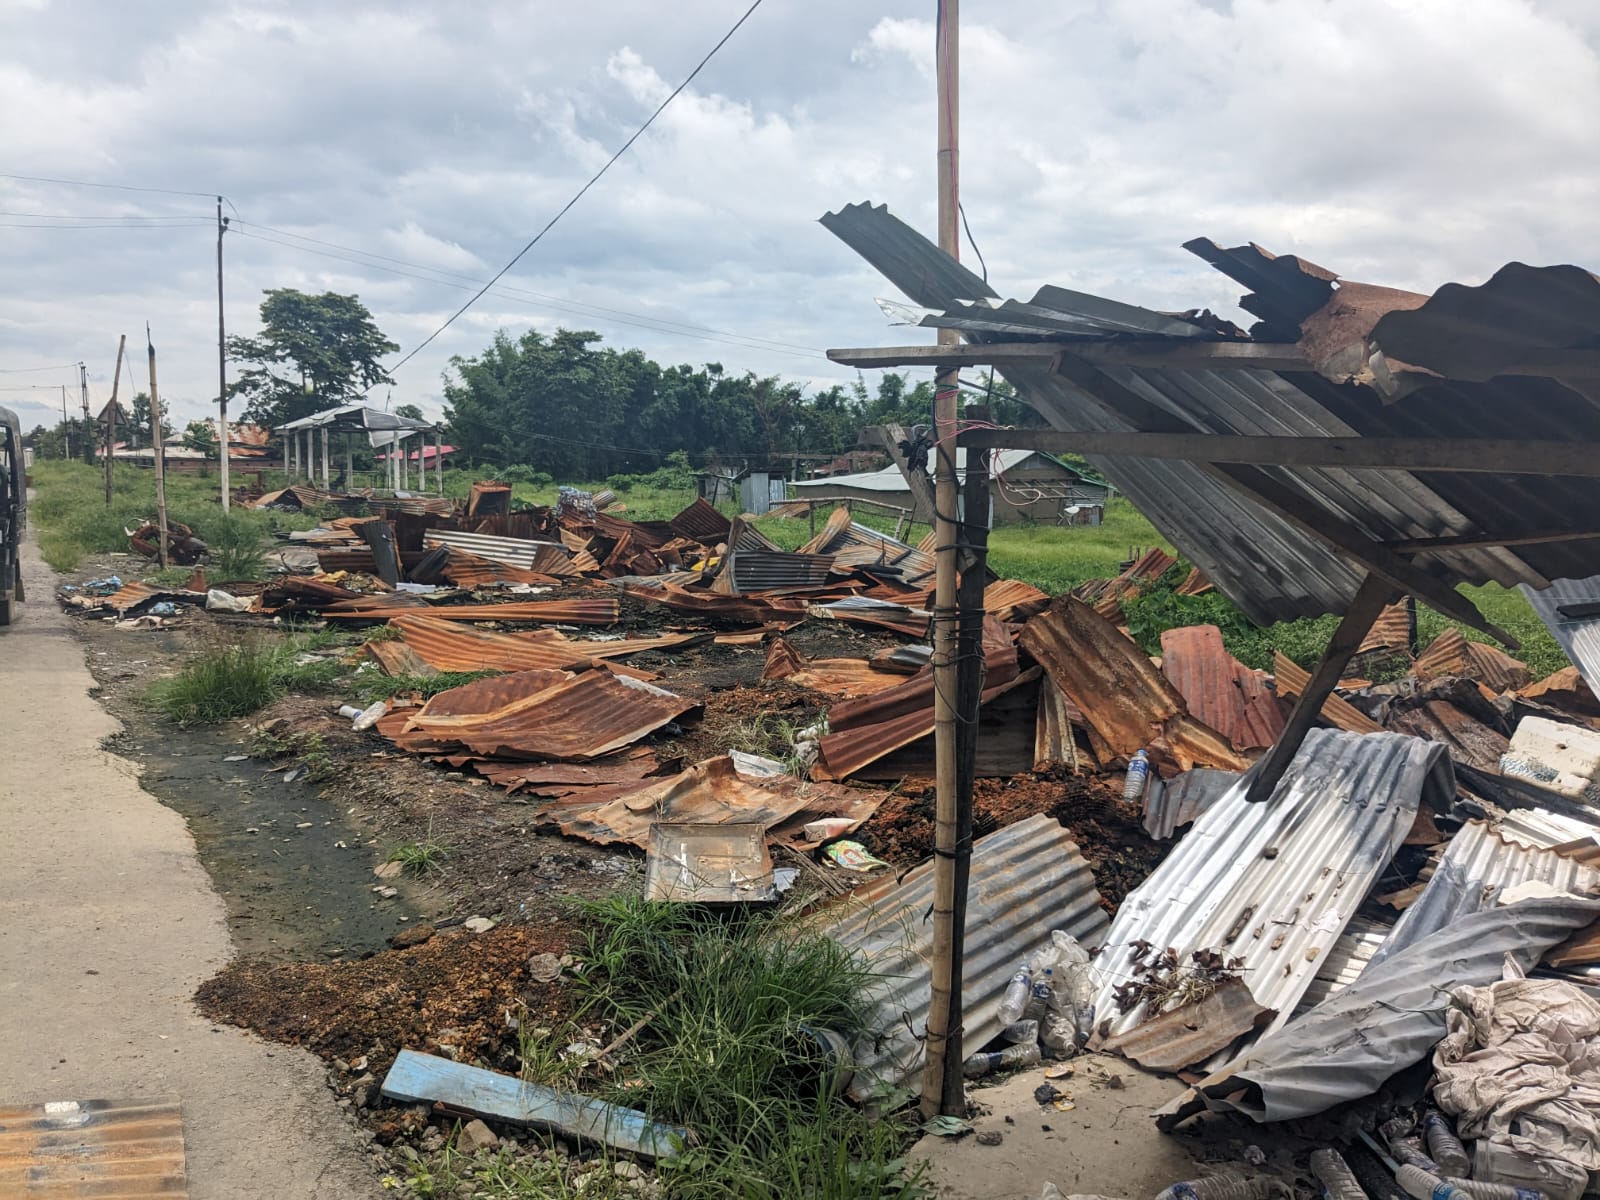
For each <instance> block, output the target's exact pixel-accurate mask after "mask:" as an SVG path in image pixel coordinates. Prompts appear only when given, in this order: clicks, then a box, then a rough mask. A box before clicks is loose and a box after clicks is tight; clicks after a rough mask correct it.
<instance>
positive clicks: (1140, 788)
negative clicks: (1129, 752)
mask: <svg viewBox="0 0 1600 1200" xmlns="http://www.w3.org/2000/svg"><path fill="white" fill-rule="evenodd" d="M1149 780H1150V756H1149V755H1148V754H1146V753H1145V752H1144V751H1143V750H1141V751H1139V752H1138V753H1137V754H1135V755H1134V756H1133V760H1132V761H1131V762H1129V763H1128V778H1127V780H1126V781H1125V782H1124V783H1123V785H1122V798H1123V799H1124V800H1137V799H1138V798H1139V797H1140V796H1142V795H1144V787H1145V784H1146V783H1148V782H1149Z"/></svg>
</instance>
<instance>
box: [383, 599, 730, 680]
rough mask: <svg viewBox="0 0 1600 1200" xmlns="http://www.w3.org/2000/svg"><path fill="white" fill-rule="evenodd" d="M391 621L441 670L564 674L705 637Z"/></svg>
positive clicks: (428, 618)
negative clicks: (604, 637) (605, 637)
mask: <svg viewBox="0 0 1600 1200" xmlns="http://www.w3.org/2000/svg"><path fill="white" fill-rule="evenodd" d="M389 623H390V624H391V625H392V626H394V627H395V628H396V629H398V630H399V631H400V636H401V638H403V639H404V642H405V644H406V645H407V646H409V647H410V648H411V649H412V650H413V651H415V652H416V654H417V655H418V657H420V658H421V659H422V660H423V661H424V662H426V663H427V664H428V665H429V666H432V667H434V668H435V669H437V670H440V671H532V670H541V669H542V670H563V669H565V668H567V667H573V666H577V665H579V664H581V663H585V662H588V661H590V660H591V659H612V658H622V657H625V656H627V655H629V654H637V653H639V652H640V651H642V650H667V649H671V648H673V647H676V646H685V645H691V644H693V643H694V642H697V641H702V640H704V639H705V638H706V637H707V636H708V635H706V634H696V633H673V634H663V635H661V636H659V637H653V638H622V639H617V640H614V641H592V640H575V639H572V638H568V637H565V636H563V635H562V634H560V633H558V632H557V631H555V630H553V629H548V630H545V629H541V630H537V631H533V632H529V633H498V632H494V631H491V630H487V629H472V628H469V627H467V626H464V625H462V624H460V623H459V622H455V621H441V620H439V619H438V618H437V617H436V616H434V615H433V613H432V611H431V610H430V612H429V613H428V614H426V615H421V614H418V615H412V614H410V613H407V614H404V615H402V616H399V617H394V618H392V619H391V620H390V622H389ZM379 661H380V662H381V661H383V660H382V659H381V658H380V660H379Z"/></svg>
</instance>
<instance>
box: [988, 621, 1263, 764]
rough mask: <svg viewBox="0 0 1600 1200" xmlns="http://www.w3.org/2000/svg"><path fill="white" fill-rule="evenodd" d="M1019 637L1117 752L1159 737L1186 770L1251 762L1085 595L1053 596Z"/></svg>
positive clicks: (1128, 753) (1131, 750)
mask: <svg viewBox="0 0 1600 1200" xmlns="http://www.w3.org/2000/svg"><path fill="white" fill-rule="evenodd" d="M1019 640H1020V643H1021V645H1022V647H1023V648H1024V649H1026V650H1027V651H1028V653H1030V654H1032V655H1033V657H1034V658H1035V659H1037V660H1038V661H1039V663H1040V665H1042V666H1043V667H1044V669H1045V670H1046V671H1047V672H1048V673H1049V675H1050V678H1051V679H1053V680H1055V682H1056V686H1057V687H1059V688H1060V689H1061V690H1062V691H1063V692H1064V693H1066V696H1067V698H1068V699H1069V700H1071V701H1072V703H1073V704H1074V705H1076V706H1077V708H1078V711H1079V712H1081V713H1082V714H1083V718H1084V721H1085V722H1087V724H1088V725H1089V727H1090V728H1091V729H1093V730H1094V732H1095V733H1096V734H1098V735H1099V737H1100V739H1101V740H1102V741H1103V742H1104V744H1105V745H1106V746H1107V747H1109V749H1110V750H1111V752H1112V753H1113V754H1117V755H1126V756H1129V757H1131V756H1132V755H1133V754H1134V753H1135V752H1136V751H1138V750H1141V749H1144V748H1145V747H1148V746H1150V745H1151V744H1152V743H1153V742H1156V741H1157V740H1158V739H1159V740H1160V741H1161V742H1163V743H1164V744H1165V746H1166V748H1167V749H1168V750H1170V752H1171V754H1172V756H1173V757H1174V758H1176V759H1177V760H1178V763H1179V765H1180V767H1181V768H1182V769H1184V770H1187V769H1188V768H1189V767H1191V766H1196V765H1198V766H1206V767H1221V768H1224V769H1227V770H1235V771H1239V770H1243V769H1244V768H1245V767H1247V766H1248V765H1249V763H1248V762H1247V761H1246V760H1245V759H1244V758H1243V757H1242V756H1241V755H1240V754H1239V753H1238V752H1237V751H1235V750H1234V748H1233V747H1232V745H1231V744H1230V743H1229V741H1228V739H1227V738H1226V737H1224V736H1223V735H1222V734H1220V733H1218V732H1217V731H1216V730H1214V729H1211V728H1209V727H1208V726H1206V725H1205V724H1203V723H1202V722H1200V721H1198V720H1196V719H1195V718H1194V717H1192V716H1190V715H1189V710H1188V707H1187V706H1186V705H1185V704H1184V702H1183V697H1182V696H1180V695H1179V694H1178V692H1177V691H1176V689H1174V688H1173V686H1172V685H1171V684H1170V683H1168V682H1167V680H1166V677H1165V676H1163V675H1162V674H1161V672H1160V671H1158V670H1157V669H1156V667H1155V665H1154V664H1153V663H1152V662H1151V661H1150V659H1149V658H1148V657H1147V656H1146V655H1145V654H1144V653H1143V652H1142V651H1140V649H1139V648H1138V647H1137V646H1135V645H1134V644H1133V643H1132V642H1131V641H1129V640H1128V639H1127V638H1126V637H1124V636H1123V635H1122V634H1121V633H1120V632H1118V630H1117V629H1116V627H1115V626H1113V625H1112V624H1111V623H1110V622H1109V621H1107V620H1106V619H1105V618H1104V617H1102V616H1100V615H1099V614H1098V613H1096V612H1095V611H1094V610H1093V609H1091V608H1090V607H1089V606H1088V605H1086V604H1084V603H1083V602H1082V601H1081V600H1077V599H1075V598H1073V597H1071V596H1063V597H1061V598H1060V599H1058V600H1056V601H1055V602H1054V603H1053V604H1052V605H1051V607H1050V608H1049V610H1048V611H1046V612H1042V613H1040V614H1039V615H1038V616H1036V617H1034V618H1033V619H1032V620H1030V621H1029V622H1028V623H1027V624H1026V625H1024V626H1023V627H1022V635H1021V637H1020V639H1019Z"/></svg>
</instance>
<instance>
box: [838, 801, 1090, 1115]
mask: <svg viewBox="0 0 1600 1200" xmlns="http://www.w3.org/2000/svg"><path fill="white" fill-rule="evenodd" d="M932 903H933V867H932V864H931V863H925V864H924V865H922V866H920V867H918V868H916V869H915V870H913V871H911V872H909V873H908V874H907V875H906V876H905V877H904V879H900V880H897V879H895V878H893V877H892V876H890V877H885V878H883V879H880V880H878V881H876V882H875V883H873V884H871V885H869V886H867V887H865V888H860V889H858V890H857V891H855V892H853V893H851V894H850V895H849V896H847V897H845V898H844V899H843V900H842V901H840V904H839V907H838V908H837V909H835V910H834V911H833V915H831V916H829V918H828V924H827V925H826V926H825V930H824V931H825V932H826V933H828V934H829V935H830V936H831V937H833V938H834V940H836V941H837V942H839V943H840V944H841V945H843V946H844V947H845V948H846V949H849V950H853V951H855V952H857V953H859V954H861V955H862V956H863V957H864V958H865V959H866V961H867V962H868V964H869V965H870V966H871V967H872V968H873V970H874V971H875V972H877V973H878V975H879V980H878V982H877V983H876V984H875V986H874V987H873V989H872V992H871V1001H872V1007H871V1012H870V1016H869V1018H868V1025H867V1028H866V1030H865V1032H864V1034H863V1036H861V1037H860V1038H859V1039H858V1040H857V1042H856V1044H855V1048H854V1049H855V1066H856V1073H855V1078H854V1080H853V1081H852V1083H851V1085H850V1094H851V1095H852V1096H853V1097H854V1098H855V1099H856V1100H858V1101H861V1102H864V1103H865V1102H883V1101H888V1100H890V1099H891V1098H894V1097H898V1096H900V1095H903V1094H904V1091H905V1089H906V1088H907V1086H908V1085H910V1084H912V1082H913V1081H914V1079H915V1077H916V1074H917V1072H918V1071H919V1070H920V1069H921V1064H922V1043H921V1042H920V1041H919V1040H918V1038H920V1037H921V1036H922V1034H923V1031H924V1030H925V1029H926V1028H927V1024H928V997H929V986H930V984H929V980H930V976H929V972H928V960H929V956H930V955H931V953H932V941H933V924H932V921H931V919H930V918H929V916H928V910H929V907H930V906H931V905H932ZM1052 929H1062V930H1065V931H1066V932H1067V933H1070V934H1071V935H1072V936H1073V937H1075V938H1077V939H1078V940H1079V941H1080V942H1082V943H1083V944H1084V945H1086V946H1094V945H1098V944H1099V942H1100V939H1101V937H1102V935H1103V934H1104V933H1105V929H1106V915H1105V910H1104V909H1102V908H1101V906H1100V893H1099V892H1098V891H1096V890H1095V886H1094V874H1093V872H1092V871H1091V870H1090V869H1089V864H1088V863H1087V862H1085V861H1084V859H1083V856H1082V855H1081V854H1080V853H1079V851H1078V846H1077V844H1076V843H1075V842H1074V841H1073V840H1072V838H1071V837H1070V836H1069V835H1068V833H1067V831H1066V830H1065V829H1063V828H1062V827H1061V825H1060V824H1059V823H1058V822H1056V821H1055V820H1054V819H1052V818H1050V817H1048V816H1043V815H1040V816H1034V817H1029V818H1028V819H1027V820H1025V821H1018V822H1017V823H1016V824H1014V825H1009V826H1007V827H1006V828H1005V829H1002V830H1000V831H999V832H998V833H991V834H989V835H988V836H987V837H983V838H979V839H978V841H977V842H976V843H975V844H974V845H973V849H972V887H971V891H970V893H969V894H968V898H967V924H966V944H965V947H964V954H963V965H962V976H961V978H962V983H961V990H962V1010H963V1011H962V1024H963V1027H964V1029H965V1031H966V1032H965V1035H964V1041H963V1048H964V1049H965V1050H967V1051H968V1052H971V1051H973V1050H977V1049H978V1048H979V1047H981V1046H982V1045H983V1044H984V1043H985V1042H988V1041H989V1040H991V1039H992V1038H994V1037H995V1035H996V1034H998V1033H999V1032H1000V1023H999V1021H998V1019H997V1018H996V1015H995V1014H996V1010H997V1009H998V1008H999V1005H1000V997H1001V995H1002V994H1003V993H1004V991H1005V987H1006V984H1007V982H1009V981H1010V978H1011V976H1012V975H1013V974H1014V973H1015V972H1016V969H1017V965H1018V963H1020V962H1021V961H1022V960H1024V959H1027V958H1029V957H1031V956H1032V955H1033V954H1035V953H1036V952H1038V951H1039V950H1041V949H1042V948H1043V947H1044V946H1045V945H1047V944H1048V943H1049V941H1050V931H1051V930H1052Z"/></svg>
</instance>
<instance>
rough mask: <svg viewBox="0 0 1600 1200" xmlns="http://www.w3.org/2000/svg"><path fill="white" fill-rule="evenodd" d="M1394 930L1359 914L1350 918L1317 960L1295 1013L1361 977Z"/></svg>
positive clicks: (1300, 1012) (1319, 1002)
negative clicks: (1341, 931) (1348, 922)
mask: <svg viewBox="0 0 1600 1200" xmlns="http://www.w3.org/2000/svg"><path fill="white" fill-rule="evenodd" d="M1393 930H1394V926H1392V925H1385V924H1384V923H1383V922H1382V921H1374V920H1373V919H1372V918H1371V917H1363V916H1360V915H1359V914H1358V915H1356V916H1355V917H1352V918H1351V920H1350V924H1348V925H1346V926H1345V929H1344V932H1343V933H1341V934H1340V935H1339V940H1338V941H1336V942H1335V943H1334V944H1333V949H1332V950H1330V951H1329V952H1328V953H1327V954H1324V955H1323V956H1322V957H1321V958H1320V959H1318V960H1317V974H1316V976H1315V977H1314V978H1313V979H1312V980H1311V986H1310V987H1308V988H1306V992H1305V995H1303V996H1301V997H1300V1006H1299V1007H1298V1008H1297V1009H1295V1016H1297V1017H1298V1016H1300V1015H1301V1014H1302V1013H1305V1012H1307V1011H1309V1010H1310V1009H1313V1008H1315V1007H1316V1006H1317V1005H1319V1004H1321V1003H1322V1002H1323V1001H1324V1000H1326V999H1327V998H1328V997H1329V996H1333V995H1336V994H1337V993H1339V992H1342V991H1344V989H1345V988H1347V987H1349V986H1350V985H1351V984H1352V983H1354V982H1355V981H1356V980H1357V979H1360V978H1361V972H1363V971H1365V970H1366V969H1367V966H1368V964H1369V963H1371V962H1372V956H1373V955H1374V954H1376V953H1377V952H1378V947H1380V946H1382V945H1383V943H1384V940H1385V939H1386V938H1387V937H1388V936H1389V934H1390V933H1392V932H1393Z"/></svg>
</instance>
